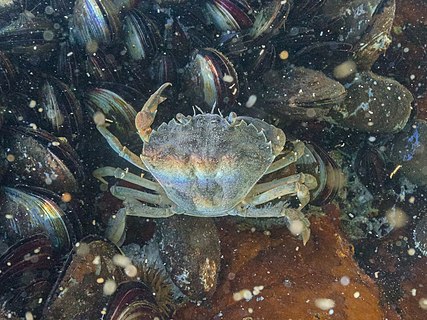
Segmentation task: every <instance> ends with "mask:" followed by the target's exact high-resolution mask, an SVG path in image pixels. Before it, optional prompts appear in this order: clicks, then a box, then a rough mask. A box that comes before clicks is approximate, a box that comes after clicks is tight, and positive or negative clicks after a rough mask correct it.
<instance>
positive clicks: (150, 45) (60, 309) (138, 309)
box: [0, 0, 426, 319]
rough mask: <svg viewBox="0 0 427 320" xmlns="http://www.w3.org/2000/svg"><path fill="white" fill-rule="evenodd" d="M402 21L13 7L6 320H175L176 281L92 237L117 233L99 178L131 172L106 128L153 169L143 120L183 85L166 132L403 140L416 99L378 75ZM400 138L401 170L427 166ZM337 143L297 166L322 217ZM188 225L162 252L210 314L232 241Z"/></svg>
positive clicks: (4, 65) (259, 11)
mask: <svg viewBox="0 0 427 320" xmlns="http://www.w3.org/2000/svg"><path fill="white" fill-rule="evenodd" d="M394 11H395V2H394V0H352V1H342V3H341V2H340V1H332V0H302V1H295V2H292V1H290V0H289V1H287V0H285V1H283V0H263V1H255V0H254V1H251V0H203V1H191V0H188V1H183V0H181V1H173V0H158V1H154V0H153V1H131V0H129V1H126V0H103V1H100V0H76V1H74V0H62V1H46V2H44V1H32V0H27V1H22V2H21V1H19V0H16V1H9V2H4V3H2V4H0V94H1V105H0V107H1V114H0V125H1V154H2V157H1V166H0V170H1V172H0V174H1V178H2V184H1V195H0V197H1V198H0V201H1V204H0V205H1V208H0V210H1V216H0V254H1V257H0V279H1V281H0V283H2V286H1V288H0V302H1V306H2V308H3V310H2V312H3V313H4V314H8V317H9V318H11V319H13V318H14V317H22V316H26V313H28V312H29V313H31V316H34V318H41V317H42V318H43V319H71V318H72V319H96V318H103V319H127V317H129V318H138V319H142V318H144V317H146V318H155V317H158V318H159V319H162V318H167V317H170V315H171V313H172V312H173V309H174V306H173V304H172V302H171V301H172V300H171V298H170V295H171V294H170V292H169V290H170V289H169V284H170V283H169V282H168V281H167V280H164V279H163V277H164V275H163V274H161V273H160V271H157V269H154V270H153V268H154V266H153V265H148V266H145V267H144V266H143V265H142V264H138V263H136V262H134V261H132V262H127V263H122V262H117V261H116V260H117V256H119V257H120V256H121V254H122V252H121V250H120V249H119V248H118V247H117V246H116V245H115V244H113V243H111V242H109V241H107V240H103V239H101V238H96V237H89V238H87V237H86V238H85V236H87V235H93V234H98V235H99V234H101V235H102V234H103V230H104V228H105V227H106V226H105V223H104V222H103V221H102V220H100V219H99V216H98V215H97V214H96V213H94V212H96V210H95V206H94V203H95V201H94V199H95V198H97V196H98V195H99V192H98V185H97V184H96V182H95V181H93V179H91V178H90V177H91V171H92V170H93V169H95V168H96V167H98V166H103V165H109V166H111V165H116V166H118V167H127V166H128V165H127V164H126V163H124V162H121V160H120V159H117V158H118V157H116V156H110V155H112V154H113V151H112V150H110V149H109V148H108V146H107V144H106V143H105V142H104V140H103V139H102V138H101V137H100V135H99V134H98V132H97V131H96V130H94V121H95V122H96V121H108V122H109V123H110V124H111V126H110V129H111V131H112V132H113V133H114V134H115V135H116V136H118V137H120V139H121V141H122V142H123V143H124V144H125V145H127V146H128V147H129V148H130V149H132V150H133V151H134V152H135V153H137V154H139V152H140V148H141V145H140V143H138V144H137V145H135V141H138V139H136V130H135V125H134V118H135V115H136V112H137V109H135V108H139V107H140V106H142V104H143V102H144V101H145V100H146V98H147V97H148V96H149V94H150V93H152V92H153V91H154V90H156V89H157V88H158V87H159V86H160V85H161V84H162V83H164V82H171V83H172V84H173V87H172V90H171V91H170V92H169V93H168V94H169V97H168V98H169V99H168V100H167V101H166V102H165V103H164V104H162V108H160V110H159V113H158V116H157V118H158V120H157V121H165V120H169V119H171V118H172V117H173V115H175V114H176V113H178V112H181V113H184V114H185V113H189V112H191V113H192V112H193V109H194V107H195V106H197V107H198V108H201V109H203V110H205V111H207V112H209V111H211V110H214V108H218V109H219V110H221V111H225V112H227V111H231V110H233V111H236V112H237V113H238V114H247V115H251V116H255V117H259V118H266V119H267V120H268V121H271V122H272V123H274V124H275V125H277V126H279V127H282V128H283V129H284V131H285V132H286V133H287V134H290V135H295V138H305V137H306V138H307V139H310V138H313V139H312V140H313V141H316V137H317V136H318V134H317V133H319V132H324V131H325V130H326V131H327V130H331V129H330V128H331V127H336V126H338V127H342V128H344V129H342V130H344V131H345V130H347V128H350V129H355V130H358V131H357V132H363V134H362V136H363V138H360V140H358V141H359V142H360V141H362V139H366V137H367V135H371V134H384V135H387V134H390V133H395V132H398V131H401V130H402V129H403V128H404V127H405V125H406V123H407V122H408V120H409V118H410V114H411V101H412V96H411V94H410V93H409V92H408V91H407V90H406V89H405V88H404V87H403V86H402V85H400V84H399V83H398V82H396V81H394V80H393V79H390V78H386V77H383V76H380V75H376V74H374V73H372V72H371V71H370V69H371V67H372V65H373V64H374V62H375V61H376V60H377V58H378V57H379V56H380V55H381V54H382V53H383V52H384V51H385V50H386V49H387V46H388V45H389V44H390V42H391V38H390V29H391V25H392V22H393V19H394ZM319 123H320V125H319ZM415 126H416V128H419V130H425V129H424V128H425V124H424V123H417V124H415ZM325 128H327V129H325ZM422 128H423V129H422ZM412 129H413V128H412ZM316 132H317V133H316ZM330 132H332V131H330ZM352 132H353V131H352ZM327 134H328V133H325V135H326V136H327ZM405 135H406V136H405ZM408 135H409V136H408ZM331 136H333V133H332V134H331ZM424 136H425V135H424ZM396 139H401V140H402V141H403V142H402V143H403V144H405V143H407V145H405V147H403V146H402V149H401V148H400V145H399V144H396V151H395V152H394V154H395V155H396V157H397V159H396V160H394V161H395V162H396V163H399V162H400V161H406V158H407V160H408V161H410V160H413V159H414V158H417V157H418V158H417V159H418V160H417V161H425V160H422V158H420V157H419V156H417V154H416V150H415V149H417V148H418V145H422V144H424V145H425V144H426V142H425V141H422V139H421V135H417V136H415V135H414V134H413V133H410V132H409V131H403V133H401V137H400V138H398V137H396ZM411 139H412V140H411ZM379 140H380V139H378V141H379ZM399 141H400V140H399ZM336 142H337V141H336V140H334V139H333V138H331V139H330V140H329V141H326V140H325V141H324V140H318V139H317V141H316V143H307V144H306V154H305V156H304V157H302V158H301V160H300V161H299V162H298V163H297V165H296V167H297V169H296V170H301V171H303V172H307V173H311V174H313V175H315V176H316V177H317V179H318V184H319V187H318V188H317V189H316V190H314V191H313V193H312V199H313V200H312V204H315V205H322V204H324V203H327V202H329V201H331V199H332V198H333V197H334V196H335V195H336V193H337V192H338V190H339V189H340V188H341V187H342V185H343V177H342V174H341V172H340V169H339V167H338V165H337V164H336V162H335V161H334V160H333V159H332V158H331V157H330V155H329V154H328V153H327V152H326V151H325V150H327V151H330V150H331V149H332V148H333V147H334V146H335V145H336V144H335V143H336ZM408 143H412V145H411V146H408ZM417 144H418V145H417ZM319 146H320V147H319ZM352 147H353V148H355V149H356V150H357V149H358V146H356V145H355V144H353V145H352ZM404 148H406V149H408V148H409V149H410V150H408V152H406V153H405V154H401V150H403V149H404ZM411 148H412V149H411ZM402 157H403V158H404V159H402ZM408 157H409V158H408ZM106 159H108V163H107V162H105V161H106ZM115 159H116V160H115ZM367 176H369V174H367ZM416 177H418V175H417V174H415V178H416ZM424 181H425V180H424ZM367 183H368V182H367ZM369 183H370V182H369ZM376 187H378V186H376ZM110 200H111V199H110ZM102 206H105V203H101V205H99V206H98V207H97V208H98V209H99V207H102ZM109 213H110V214H112V213H111V212H109ZM113 213H114V212H113ZM182 219H183V218H171V219H167V220H166V221H162V222H161V223H159V224H158V226H157V230H156V234H157V236H156V238H158V243H159V251H160V255H161V258H162V259H163V260H165V264H166V265H167V268H166V269H167V271H168V272H169V273H170V274H171V277H172V279H173V280H176V281H174V282H175V284H176V285H177V286H178V287H179V289H180V290H181V291H182V292H184V293H185V294H186V295H187V296H189V297H190V299H192V300H201V299H203V298H205V297H206V296H209V295H210V294H212V292H213V291H214V289H215V286H216V279H217V272H218V270H219V265H220V253H219V247H218V241H217V235H215V234H214V232H212V229H213V226H212V225H211V224H213V222H212V221H210V222H209V221H208V222H206V225H204V226H202V225H201V224H200V223H195V222H194V221H193V222H190V223H183V221H182ZM170 230H173V231H174V232H171V231H170ZM189 230H191V232H189ZM139 232H140V231H139ZM188 234H192V235H194V238H192V239H188ZM129 237H131V236H129ZM197 237H198V238H197ZM134 238H135V236H133V240H135V239H134ZM194 239H202V240H203V241H202V240H200V241H199V240H197V241H196V240H194ZM206 239H211V241H205V240H206ZM212 239H214V241H212ZM135 241H136V242H137V241H138V240H135ZM215 243H216V245H215ZM176 244H178V245H176ZM200 245H204V249H201V248H199V247H197V248H195V246H200ZM191 252H193V253H194V252H199V253H202V252H205V253H206V255H203V254H200V255H199V256H196V255H194V254H193V255H192V254H191ZM188 257H190V258H188ZM119 260H120V259H119ZM142 260H143V259H142ZM206 261H210V263H209V264H208V265H206ZM135 265H136V266H138V268H137V271H136V272H131V271H129V269H131V270H132V267H135ZM188 270H190V272H189V274H187V277H183V272H184V271H186V272H188ZM193 271H194V272H193ZM201 273H203V274H204V276H203V277H202V276H201ZM137 279H138V281H136V280H137ZM141 279H144V280H145V281H144V282H143V281H141ZM198 279H204V280H203V282H200V281H199V280H198ZM188 283H192V285H193V286H190V287H188ZM111 287H112V288H113V290H111ZM106 291H107V292H108V294H107V293H106ZM153 292H155V293H156V295H154V298H153ZM1 316H2V315H1V313H0V317H1Z"/></svg>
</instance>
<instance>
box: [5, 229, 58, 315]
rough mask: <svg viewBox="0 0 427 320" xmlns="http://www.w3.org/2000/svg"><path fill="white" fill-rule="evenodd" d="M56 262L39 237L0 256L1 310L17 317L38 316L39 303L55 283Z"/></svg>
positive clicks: (43, 237)
mask: <svg viewBox="0 0 427 320" xmlns="http://www.w3.org/2000/svg"><path fill="white" fill-rule="evenodd" d="M59 258H60V256H58V254H56V253H55V252H54V250H53V248H52V244H51V242H50V240H49V239H48V238H47V237H46V236H45V235H43V234H35V235H32V236H29V237H28V238H25V239H22V240H21V241H19V242H17V243H15V244H14V245H13V246H11V247H10V248H9V249H8V250H7V251H6V252H4V253H3V254H2V255H1V256H0V270H1V273H0V283H1V284H2V285H1V286H0V304H1V305H2V308H5V309H7V310H11V311H14V312H15V313H16V314H17V315H19V316H21V317H24V316H25V313H26V312H30V313H31V314H33V315H34V316H36V317H39V316H41V308H42V307H43V304H42V302H43V301H44V300H45V299H46V297H47V295H48V294H49V291H50V290H51V288H52V286H53V283H54V281H55V280H54V279H55V277H56V270H55V268H56V267H57V266H58V263H59ZM5 319H9V318H5ZM21 319H22V318H21Z"/></svg>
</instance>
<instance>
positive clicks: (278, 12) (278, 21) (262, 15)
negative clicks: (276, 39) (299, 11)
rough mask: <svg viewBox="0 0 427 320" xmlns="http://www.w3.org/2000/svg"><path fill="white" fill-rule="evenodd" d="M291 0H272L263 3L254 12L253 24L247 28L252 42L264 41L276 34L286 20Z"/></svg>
mask: <svg viewBox="0 0 427 320" xmlns="http://www.w3.org/2000/svg"><path fill="white" fill-rule="evenodd" d="M290 9H291V1H289V0H272V1H269V2H268V3H265V4H264V6H263V7H262V9H261V10H260V11H259V12H258V13H257V14H256V18H255V21H254V24H253V26H252V27H251V28H250V30H249V35H250V37H251V38H252V39H253V41H254V42H256V43H260V42H265V41H267V40H268V39H270V38H271V37H273V36H275V35H277V34H278V32H279V30H280V28H282V27H283V25H284V24H285V22H286V19H287V18H288V15H289V11H290Z"/></svg>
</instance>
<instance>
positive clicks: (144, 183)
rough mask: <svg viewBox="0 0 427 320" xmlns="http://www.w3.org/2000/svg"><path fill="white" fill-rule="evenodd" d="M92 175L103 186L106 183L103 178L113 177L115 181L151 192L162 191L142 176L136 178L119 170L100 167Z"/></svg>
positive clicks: (158, 186) (154, 183) (134, 175)
mask: <svg viewBox="0 0 427 320" xmlns="http://www.w3.org/2000/svg"><path fill="white" fill-rule="evenodd" d="M92 174H93V176H94V177H95V178H96V179H98V180H99V181H101V182H102V183H105V184H107V183H108V182H107V181H106V180H105V179H104V177H114V178H116V179H120V180H124V181H127V182H130V183H133V184H136V185H137V186H141V187H143V188H146V189H150V190H153V191H157V192H160V191H161V190H162V189H161V187H160V185H159V184H158V183H156V182H153V181H150V180H148V179H145V178H143V177H142V176H137V175H136V174H133V173H131V172H128V171H125V170H123V169H121V168H114V167H102V168H98V169H96V170H94V171H93V172H92Z"/></svg>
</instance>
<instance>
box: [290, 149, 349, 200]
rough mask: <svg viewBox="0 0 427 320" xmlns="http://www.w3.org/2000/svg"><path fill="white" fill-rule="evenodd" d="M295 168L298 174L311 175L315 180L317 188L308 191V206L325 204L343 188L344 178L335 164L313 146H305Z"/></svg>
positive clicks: (329, 157)
mask: <svg viewBox="0 0 427 320" xmlns="http://www.w3.org/2000/svg"><path fill="white" fill-rule="evenodd" d="M296 166H297V169H298V172H304V173H307V174H311V175H312V176H314V177H315V178H316V180H317V188H316V189H314V190H312V191H310V193H311V200H310V204H313V205H317V206H322V205H324V204H327V203H329V202H331V201H332V200H333V199H334V198H335V197H336V196H337V194H338V193H339V191H340V190H342V188H343V187H344V184H345V177H344V174H343V172H342V171H341V169H340V168H339V166H338V165H337V163H336V162H335V161H334V160H333V159H332V158H331V156H329V154H327V153H326V151H324V150H323V149H321V148H320V147H318V146H317V145H315V144H312V143H306V144H305V149H304V154H303V156H302V157H301V158H299V159H298V161H297V162H296Z"/></svg>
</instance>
